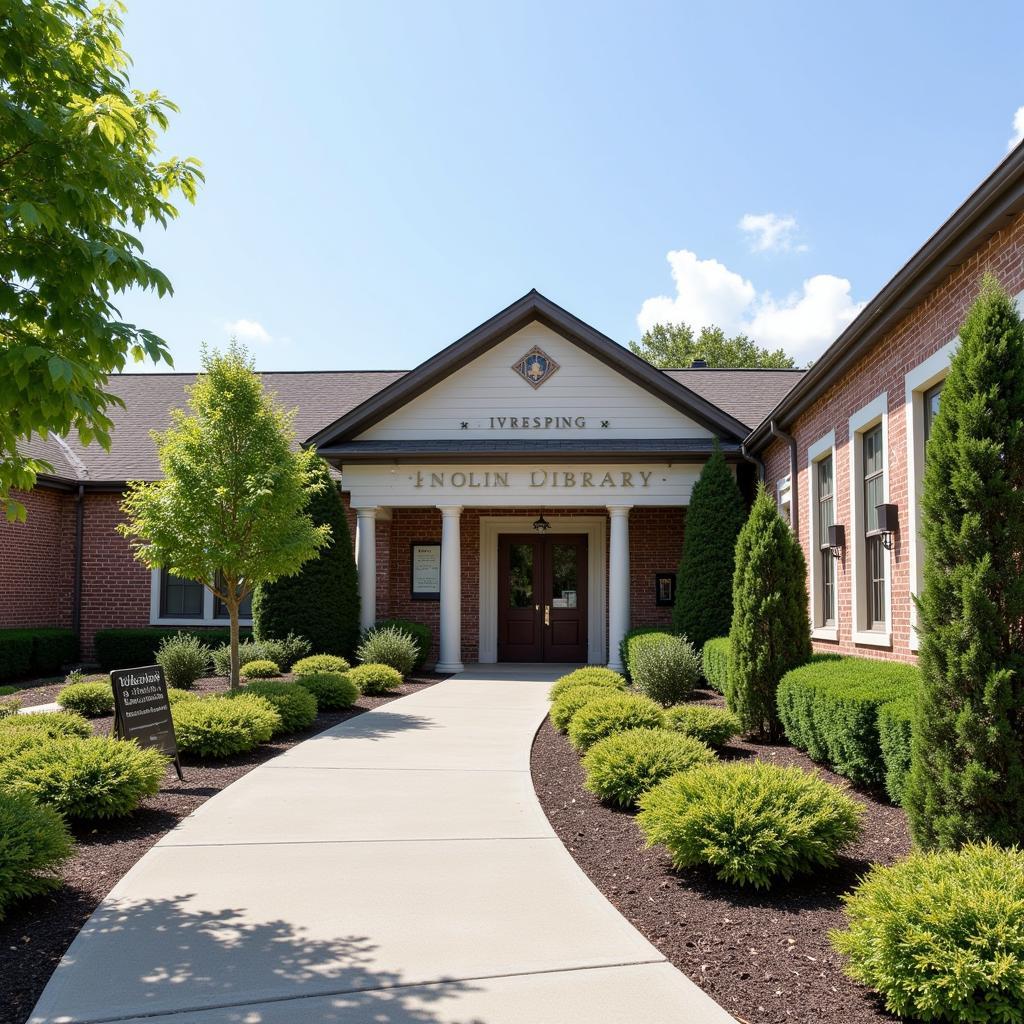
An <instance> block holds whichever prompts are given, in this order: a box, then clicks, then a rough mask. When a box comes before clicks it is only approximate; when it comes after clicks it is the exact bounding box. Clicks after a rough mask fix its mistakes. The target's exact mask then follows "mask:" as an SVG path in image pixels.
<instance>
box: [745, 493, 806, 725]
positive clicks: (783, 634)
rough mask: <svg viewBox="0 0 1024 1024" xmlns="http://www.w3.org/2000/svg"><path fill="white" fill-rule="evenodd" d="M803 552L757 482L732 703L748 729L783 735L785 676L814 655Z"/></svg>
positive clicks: (747, 527) (748, 531)
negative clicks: (779, 693)
mask: <svg viewBox="0 0 1024 1024" xmlns="http://www.w3.org/2000/svg"><path fill="white" fill-rule="evenodd" d="M806 573H807V566H806V564H805V562H804V553H803V551H802V549H801V548H800V545H799V543H798V542H797V539H796V537H794V536H793V531H792V530H791V529H790V528H789V526H787V525H786V523H784V522H783V520H782V518H781V516H780V515H779V513H778V510H777V509H776V507H775V502H774V501H773V500H772V498H771V495H769V493H768V492H767V490H765V487H764V485H763V484H761V485H759V486H758V489H757V497H756V498H755V499H754V505H753V507H752V508H751V510H750V515H749V516H748V517H747V521H746V523H744V525H743V529H741V530H740V533H739V537H738V538H737V540H736V570H735V573H734V575H733V586H732V627H731V629H730V630H729V680H728V687H727V693H726V702H727V703H728V705H729V707H730V709H731V710H732V711H734V712H735V713H736V715H737V717H738V718H739V720H740V722H741V724H742V726H743V729H744V732H746V733H748V734H750V733H754V734H757V735H759V736H762V737H765V738H766V739H769V740H777V739H779V738H780V736H781V735H782V726H781V724H780V722H779V716H778V711H777V710H776V706H775V692H776V690H777V689H778V686H779V680H780V679H781V678H782V677H783V676H784V675H785V674H786V673H787V672H788V671H789V670H790V669H793V668H796V667H797V666H798V665H802V664H803V663H804V662H805V661H807V660H808V659H809V658H810V656H811V625H810V621H809V619H808V617H807V587H806V582H805V581H806Z"/></svg>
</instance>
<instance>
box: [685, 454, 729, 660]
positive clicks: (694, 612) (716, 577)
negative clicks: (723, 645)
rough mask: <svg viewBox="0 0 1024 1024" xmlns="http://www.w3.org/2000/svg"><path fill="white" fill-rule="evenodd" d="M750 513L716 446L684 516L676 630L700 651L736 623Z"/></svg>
mask: <svg viewBox="0 0 1024 1024" xmlns="http://www.w3.org/2000/svg"><path fill="white" fill-rule="evenodd" d="M745 518H746V509H745V508H744V507H743V496H742V495H741V494H740V489H739V487H738V486H737V485H736V477H735V476H734V475H733V473H732V472H731V471H730V469H729V466H728V465H727V463H726V461H725V456H724V455H723V454H722V452H721V449H720V448H719V447H718V443H717V442H716V443H715V450H714V452H713V453H712V455H711V458H710V459H708V461H707V462H706V463H705V464H704V468H703V469H702V470H701V474H700V479H699V480H698V481H697V483H696V485H695V486H694V488H693V493H692V494H691V495H690V506H689V508H688V509H687V510H686V532H685V533H684V535H683V554H682V558H681V560H680V562H679V577H678V582H677V586H676V606H675V609H674V610H673V613H672V627H673V629H674V630H675V631H676V632H677V633H681V634H683V635H684V636H685V637H686V638H687V639H688V640H689V641H690V643H692V644H693V646H694V647H695V648H696V649H697V650H698V651H699V650H700V649H701V648H702V647H703V646H704V642H705V641H706V640H711V639H712V638H713V637H716V636H725V635H726V634H727V633H728V632H729V625H730V623H731V621H732V574H733V569H734V567H735V559H736V537H737V535H738V534H739V532H740V529H741V528H742V527H743V520H744V519H745Z"/></svg>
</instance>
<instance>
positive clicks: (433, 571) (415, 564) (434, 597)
mask: <svg viewBox="0 0 1024 1024" xmlns="http://www.w3.org/2000/svg"><path fill="white" fill-rule="evenodd" d="M409 586H410V591H411V593H410V596H411V597H412V599H413V600H414V601H439V600H440V599H441V545H440V543H439V542H438V541H436V540H414V541H413V542H412V544H411V545H410V556H409Z"/></svg>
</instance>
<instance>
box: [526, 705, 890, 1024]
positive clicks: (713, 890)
mask: <svg viewBox="0 0 1024 1024" xmlns="http://www.w3.org/2000/svg"><path fill="white" fill-rule="evenodd" d="M696 696H697V697H698V698H699V699H702V700H703V701H706V702H707V703H721V698H720V697H719V696H718V695H717V694H714V693H712V692H711V691H701V692H699V693H698V694H697V695H696ZM723 757H726V758H730V757H733V758H740V757H758V758H761V759H762V760H764V761H769V762H771V763H772V764H779V765H797V766H799V767H800V768H805V769H807V770H809V771H813V772H816V773H817V774H818V775H820V776H821V777H822V778H824V779H827V780H828V781H829V782H835V783H838V784H840V785H843V786H849V783H848V782H847V781H846V780H845V779H841V778H840V777H839V776H837V775H834V774H833V773H831V772H829V771H827V770H826V769H824V768H822V767H821V766H820V765H816V764H815V763H814V762H813V761H811V760H810V758H808V757H807V756H806V755H805V754H802V753H801V752H800V751H798V750H796V749H795V748H793V747H790V746H783V745H779V746H772V745H766V744H757V743H749V742H746V741H742V740H734V741H733V742H732V743H731V744H730V745H729V746H728V747H726V748H725V750H724V751H723ZM531 768H532V771H533V782H534V787H535V789H536V791H537V796H538V798H539V800H540V802H541V805H542V806H543V808H544V811H545V813H546V814H547V816H548V820H549V821H550V822H551V825H552V827H553V828H554V830H555V832H556V833H557V834H558V836H559V838H560V839H561V840H562V842H563V843H564V844H565V846H566V848H567V849H568V850H569V852H570V853H571V854H572V856H573V857H574V858H575V859H576V862H577V863H578V864H579V865H580V867H581V868H582V869H583V870H584V871H585V872H586V873H587V875H588V876H589V877H590V879H591V880H592V881H593V882H594V884H595V885H596V886H597V887H598V888H599V889H600V890H601V892H602V893H604V895H605V896H606V897H607V898H608V899H609V900H610V901H611V902H612V903H613V904H614V905H615V906H616V907H617V908H618V910H619V911H620V912H621V913H622V914H623V915H624V916H625V917H626V918H627V919H628V920H629V921H630V922H632V924H633V925H634V926H635V927H636V928H637V929H639V931H641V932H642V933H643V934H644V935H645V936H646V937H647V938H648V939H649V940H650V941H651V942H652V943H653V944H654V945H655V946H657V948H658V949H659V950H661V952H662V953H663V954H664V955H665V956H666V957H667V958H668V959H669V960H670V961H671V962H672V963H673V964H675V965H676V967H678V968H679V969H680V970H681V971H683V973H684V974H686V975H687V976H688V977H690V978H692V979H693V981H695V982H696V983H697V984H698V985H700V986H701V988H703V989H704V991H705V992H707V993H708V994H709V995H710V996H712V998H714V999H715V1000H716V1001H717V1002H718V1003H720V1004H721V1005H722V1006H723V1007H725V1009H726V1010H728V1011H729V1013H731V1014H733V1015H734V1016H735V1017H737V1018H738V1019H740V1020H742V1021H746V1022H749V1024H793V1022H807V1024H868V1022H875V1024H877V1022H879V1021H893V1020H897V1019H898V1018H896V1017H893V1016H892V1015H891V1014H889V1013H887V1012H886V1011H885V1009H884V1008H883V1007H882V1005H881V1003H880V1002H879V1000H878V999H877V998H876V997H875V996H873V995H872V994H871V993H870V992H868V991H867V990H865V989H864V988H862V987H861V986H859V985H857V984H856V983H854V982H853V981H851V980H850V979H849V978H847V977H846V976H845V975H844V974H843V971H842V960H841V958H840V957H839V955H838V954H837V953H835V952H834V951H833V949H832V947H831V946H830V945H829V942H828V932H829V931H830V930H831V929H833V928H840V927H842V926H843V924H844V918H843V913H842V903H841V902H840V898H839V897H840V896H841V895H842V893H844V892H847V891H849V890H850V889H851V888H852V887H853V886H854V884H855V883H856V880H857V878H858V877H859V876H860V875H861V874H863V873H864V871H866V870H867V868H868V866H869V864H871V863H882V864H889V863H892V862H893V861H895V860H897V859H899V858H900V857H902V856H905V855H906V854H907V853H909V851H910V836H909V833H908V830H907V821H906V816H905V815H904V813H903V812H902V811H901V810H900V809H899V808H897V807H893V806H891V805H890V804H888V803H887V802H886V801H885V799H884V797H883V796H881V795H880V794H872V793H868V792H864V791H862V790H857V789H851V795H852V796H853V797H854V798H855V799H857V800H858V801H859V802H860V803H862V804H863V805H864V806H865V808H866V813H865V815H864V822H863V824H864V828H863V834H862V836H861V838H860V839H859V840H858V841H857V842H856V843H855V844H854V845H852V846H851V847H849V848H848V849H847V850H846V855H845V856H844V857H843V858H842V861H841V863H840V864H839V865H838V866H837V867H836V868H835V869H833V870H831V871H823V872H819V873H817V874H815V875H813V876H808V877H807V878H805V879H802V880H794V881H792V882H788V883H786V882H780V883H779V884H778V885H777V886H776V887H775V888H773V889H771V890H769V891H767V892H757V891H754V890H749V891H748V890H746V889H739V888H735V887H733V886H729V885H726V884H724V883H722V882H718V881H716V880H715V878H714V877H713V876H711V875H710V874H709V873H708V872H705V871H697V870H693V871H674V870H673V869H672V866H671V863H670V862H669V859H668V855H667V854H666V853H665V851H664V850H662V849H660V848H654V849H650V850H649V849H646V848H645V846H644V838H643V834H642V833H641V832H640V829H639V828H638V827H637V825H636V823H635V822H634V821H633V814H632V813H631V812H626V811H618V810H613V809H611V808H609V807H606V806H604V805H603V804H602V803H600V802H599V801H598V800H597V798H596V797H594V796H592V795H591V794H590V793H588V792H587V791H586V790H585V789H584V788H583V779H584V776H583V770H582V768H581V767H580V759H579V755H578V754H577V753H576V752H575V751H574V750H573V748H572V747H571V746H570V745H569V741H568V740H567V739H566V738H565V737H564V736H563V735H561V734H560V733H558V732H556V731H555V730H554V729H553V728H552V727H551V723H550V722H545V723H544V725H543V726H542V727H541V729H540V731H539V732H538V734H537V738H536V740H535V741H534V745H533V753H532V758H531Z"/></svg>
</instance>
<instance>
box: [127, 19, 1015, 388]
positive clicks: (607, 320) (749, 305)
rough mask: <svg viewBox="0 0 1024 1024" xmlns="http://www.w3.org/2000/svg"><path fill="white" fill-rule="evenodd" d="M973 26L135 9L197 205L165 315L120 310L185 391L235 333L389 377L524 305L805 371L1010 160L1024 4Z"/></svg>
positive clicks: (137, 303)
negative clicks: (161, 344)
mask: <svg viewBox="0 0 1024 1024" xmlns="http://www.w3.org/2000/svg"><path fill="white" fill-rule="evenodd" d="M974 10H975V16H974V17H973V18H971V17H968V16H966V15H965V9H964V8H963V6H962V5H959V4H954V3H945V2H938V3H935V2H931V3H923V2H915V3H899V4H894V3H891V2H888V3H861V4H858V5H856V8H852V7H850V6H849V5H838V4H823V3H818V4H809V3H803V4H796V3H785V2H782V3H779V2H777V3H773V4H771V5H767V4H754V3H750V4H736V3H721V2H720V3H700V4H692V3H689V4H683V3H634V4H628V5H627V4H621V3H604V2H597V3H595V2H587V3H578V2H551V0H548V2H518V0H510V2H507V3H501V4H499V3H496V2H473V3H469V2H465V3H462V2H459V3H448V2H431V3H419V2H416V3H414V2H412V0H408V2H402V3H394V2H390V3H380V2H373V3H360V4H353V3H348V2H328V0H296V2H294V3H291V4H287V5H286V4H282V3H280V2H273V3H271V2H265V0H264V2H256V0H245V2H240V0H230V2H229V0H218V2H210V0H178V2H177V3H175V4H174V5H166V4H162V3H157V2H156V0H129V11H128V15H127V18H126V46H127V48H128V50H129V52H130V53H131V54H132V56H133V57H134V60H135V67H134V71H133V76H132V77H133V84H134V85H136V86H138V87H140V88H147V89H148V88H159V89H160V90H161V91H163V92H164V93H166V94H167V95H168V96H170V97H171V98H172V99H173V100H175V101H176V102H177V103H178V104H179V105H180V107H181V113H180V114H179V115H177V117H176V118H175V120H174V123H173V126H172V129H171V130H170V131H169V132H168V133H167V135H166V136H165V139H164V150H165V152H166V153H168V154H170V153H177V154H179V155H186V154H188V155H195V156H198V157H199V158H200V159H201V160H202V161H203V163H204V167H205V171H206V174H207V185H206V186H205V188H204V189H203V190H202V192H201V194H200V197H199V200H198V202H197V205H196V206H195V207H194V208H186V209H185V210H184V212H183V214H182V216H181V218H180V219H179V220H178V221H176V222H174V223H172V225H171V226H170V227H169V228H168V229H167V230H166V231H164V230H162V229H153V230H147V231H146V232H145V234H144V236H143V237H144V241H145V243H146V248H147V254H148V256H149V258H150V259H152V260H153V262H154V263H155V264H156V265H157V266H159V267H160V268H161V269H163V270H164V271H165V272H167V273H168V274H169V276H170V277H171V280H172V281H173V283H174V286H175V294H174V296H173V297H170V298H165V299H162V300H158V299H157V298H155V297H153V296H149V295H144V294H143V295H139V294H133V295H131V296H128V297H126V298H125V299H124V300H123V301H122V303H121V310H122V313H123V314H124V315H125V317H126V318H128V319H131V320H134V321H135V322H138V323H141V324H143V325H144V326H146V327H149V328H150V329H153V330H155V331H157V332H158V333H159V334H161V335H162V336H163V337H165V338H166V339H167V340H168V341H169V342H170V346H171V351H172V354H173V355H174V357H175V363H176V368H177V369H181V370H192V369H195V368H196V367H197V365H198V353H199V345H200V343H201V342H202V341H207V342H210V343H213V344H218V345H219V344H223V343H224V342H225V341H226V340H227V338H228V335H229V333H231V331H232V330H235V332H236V333H238V334H239V335H240V336H241V337H242V338H243V340H245V341H247V343H248V344H249V345H250V348H251V349H252V351H253V353H254V355H255V357H256V360H257V365H258V366H259V368H261V369H321V368H323V369H335V368H407V367H411V366H414V365H415V364H416V363H418V362H420V361H421V360H422V359H424V358H426V357H427V356H429V355H431V354H432V353H433V352H435V351H437V350H438V349H439V348H441V347H442V346H444V345H446V344H448V343H449V342H450V341H452V340H454V339H455V338H456V337H458V336H459V335H461V334H463V333H464V332H465V331H467V330H469V329H471V328H472V327H474V326H476V324H478V323H479V322H481V321H482V320H484V319H486V318H487V317H489V316H490V315H491V314H493V313H494V312H496V311H497V310H498V309H500V308H502V307H503V306H505V305H507V304H508V303H509V302H511V301H512V300H513V299H515V298H517V297H518V296H520V295H521V294H523V293H524V292H526V291H528V290H529V289H530V288H532V287H536V288H538V289H539V290H540V291H542V292H544V293H545V294H546V295H547V296H548V297H549V298H551V299H553V300H554V301H556V302H558V303H560V304H561V305H563V306H565V307H567V308H568V309H569V310H571V311H572V312H574V313H576V314H577V315H578V316H580V317H582V318H583V319H584V320H586V321H588V322H589V323H591V324H593V325H594V326H595V327H597V328H599V329H600V330H602V331H604V332H605V333H607V334H609V335H611V336H612V337H613V338H615V339H617V340H619V341H621V342H623V343H625V342H626V341H627V340H629V339H630V338H635V337H637V336H638V335H639V334H640V325H641V324H647V323H650V322H652V321H653V320H656V319H666V318H671V319H689V320H693V321H697V322H698V325H699V323H700V322H701V321H707V320H715V321H718V322H721V323H722V324H723V326H726V327H727V328H729V329H745V330H747V331H748V332H749V333H750V334H751V335H752V336H754V337H756V338H758V339H759V340H761V341H762V342H765V343H769V344H772V345H775V344H783V345H784V346H785V347H787V348H789V349H790V350H791V351H792V352H793V353H794V354H795V355H797V357H798V358H799V359H800V361H801V362H804V361H806V359H808V358H811V357H814V356H816V355H817V354H818V353H819V352H820V351H821V349H822V348H823V347H824V345H825V343H826V342H827V341H828V340H830V339H831V338H832V337H834V336H835V334H836V333H837V331H838V330H839V329H840V328H841V327H842V326H843V325H844V324H845V323H846V322H848V320H849V319H850V317H852V316H853V315H854V314H855V312H856V310H857V308H859V304H861V303H863V302H864V301H866V300H867V299H869V298H870V297H871V296H872V295H873V294H874V293H875V292H876V291H877V290H878V289H879V287H880V286H881V285H882V284H884V283H885V281H886V280H887V279H888V278H889V277H890V276H891V275H892V274H893V273H894V272H895V271H896V270H897V269H898V268H899V267H900V266H901V265H902V263H903V262H905V260H906V259H907V258H909V257H910V256H911V255H912V254H913V252H914V251H915V250H916V249H917V248H918V247H919V246H920V245H921V244H922V243H923V242H924V240H925V239H926V238H927V236H928V235H930V234H931V232H932V231H934V230H935V228H936V227H938V225H939V224H940V223H941V222H942V221H943V220H944V219H945V218H946V217H947V216H948V215H949V214H950V213H951V212H952V211H953V209H954V208H955V207H956V206H957V205H958V204H959V203H960V202H961V201H962V200H963V199H964V198H965V197H966V195H967V194H968V193H969V192H970V191H971V190H972V189H973V188H974V187H975V186H976V185H977V184H978V183H979V182H980V181H981V180H982V178H984V177H985V176H986V175H987V174H988V173H989V171H990V170H991V169H992V168H993V167H994V166H995V164H996V163H997V162H998V161H999V160H1001V159H1002V158H1003V156H1004V155H1005V154H1006V152H1007V146H1008V143H1009V141H1010V139H1011V137H1013V136H1014V135H1015V126H1014V116H1015V112H1017V111H1018V108H1022V107H1024V74H1022V73H1021V70H1020V67H1021V65H1020V61H1019V60H1017V59H1016V57H1015V53H1014V47H1015V46H1016V43H1015V42H1014V41H1015V40H1019V39H1020V36H1021V30H1022V29H1024V10H1022V8H1021V7H1020V4H1019V3H989V4H979V5H976V7H975V8H974ZM1018 121H1019V124H1018V128H1019V130H1020V131H1021V132H1024V113H1021V115H1020V117H1019V119H1018ZM744 218H747V219H746V220H744ZM751 218H752V219H751ZM744 224H745V225H746V230H744V227H743V226H742V225H744ZM638 318H639V319H638Z"/></svg>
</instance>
